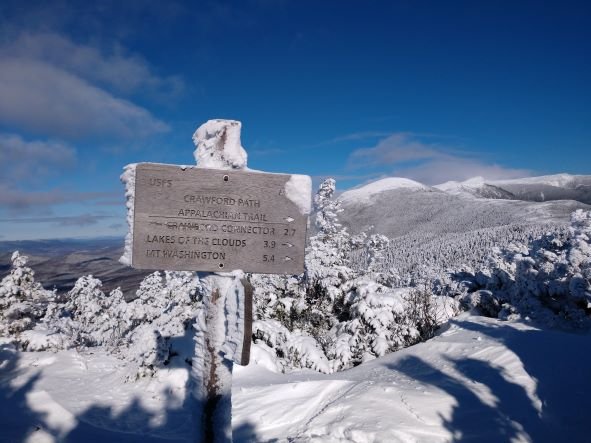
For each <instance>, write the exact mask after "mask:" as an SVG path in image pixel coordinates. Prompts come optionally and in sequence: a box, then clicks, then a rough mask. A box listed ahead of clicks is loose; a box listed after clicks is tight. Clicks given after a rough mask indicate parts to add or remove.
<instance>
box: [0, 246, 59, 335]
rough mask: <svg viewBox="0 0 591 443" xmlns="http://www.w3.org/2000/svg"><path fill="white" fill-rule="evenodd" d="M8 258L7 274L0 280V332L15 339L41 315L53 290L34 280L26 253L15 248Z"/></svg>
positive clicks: (52, 294)
mask: <svg viewBox="0 0 591 443" xmlns="http://www.w3.org/2000/svg"><path fill="white" fill-rule="evenodd" d="M11 261H12V267H11V270H10V274H8V275H7V276H6V277H4V278H3V279H2V282H0V334H1V335H4V336H8V337H13V338H17V337H18V336H19V334H20V333H21V332H23V331H25V330H29V329H32V328H33V327H34V326H35V324H36V323H38V322H39V321H40V320H41V319H42V318H43V317H44V315H45V311H46V309H47V305H48V303H50V302H51V301H52V300H53V299H54V298H55V292H54V291H48V290H46V289H44V288H43V286H42V285H41V284H40V283H38V282H36V281H35V273H34V272H33V270H32V269H31V268H29V267H28V266H27V261H28V258H27V257H26V256H24V255H20V253H19V252H18V251H15V252H14V253H13V254H12V257H11Z"/></svg>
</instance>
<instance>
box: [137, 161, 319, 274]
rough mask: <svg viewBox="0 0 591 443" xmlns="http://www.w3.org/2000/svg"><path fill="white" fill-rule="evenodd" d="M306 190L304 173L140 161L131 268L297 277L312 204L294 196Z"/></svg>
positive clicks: (306, 183) (300, 267)
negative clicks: (309, 204)
mask: <svg viewBox="0 0 591 443" xmlns="http://www.w3.org/2000/svg"><path fill="white" fill-rule="evenodd" d="M306 185H307V186H309V177H307V176H301V175H288V174H269V173H259V172H246V171H243V170H236V171H233V170H222V169H206V168H195V167H183V166H174V165H163V164H154V163H140V164H138V165H137V166H136V170H135V197H134V219H133V249H132V251H133V252H132V263H131V265H132V266H133V267H134V268H138V269H167V270H177V271H210V272H225V271H231V270H236V269H241V270H243V271H245V272H256V273H272V274H300V273H302V272H303V271H304V247H305V242H306V229H307V220H308V212H309V207H308V208H306V207H305V206H306V204H305V203H306V202H304V204H302V202H300V200H301V198H300V199H298V196H299V195H301V191H302V190H301V187H302V186H306ZM308 203H309V197H308ZM302 206H303V207H302Z"/></svg>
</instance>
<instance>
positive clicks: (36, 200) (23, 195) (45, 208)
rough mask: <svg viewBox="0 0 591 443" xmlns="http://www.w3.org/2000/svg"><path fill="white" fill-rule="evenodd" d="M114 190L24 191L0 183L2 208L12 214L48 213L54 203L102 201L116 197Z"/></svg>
mask: <svg viewBox="0 0 591 443" xmlns="http://www.w3.org/2000/svg"><path fill="white" fill-rule="evenodd" d="M114 197H115V193H112V192H72V191H64V190H60V189H53V190H50V191H23V190H21V189H16V188H13V187H11V186H9V185H7V184H2V183H0V208H4V209H7V210H8V211H9V212H10V213H12V214H22V213H36V214H48V213H51V212H52V207H53V206H54V205H59V204H65V203H81V202H84V203H90V202H96V201H97V200H98V201H99V203H100V200H102V199H107V200H108V201H111V200H112V199H114Z"/></svg>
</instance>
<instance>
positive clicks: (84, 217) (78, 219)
mask: <svg viewBox="0 0 591 443" xmlns="http://www.w3.org/2000/svg"><path fill="white" fill-rule="evenodd" d="M113 217H114V216H112V215H93V214H81V215H74V216H62V217H35V218H0V223H31V224H37V223H41V224H45V223H49V224H52V225H53V226H58V227H72V226H76V227H84V226H92V225H96V224H98V223H99V222H100V221H101V220H104V219H109V218H113Z"/></svg>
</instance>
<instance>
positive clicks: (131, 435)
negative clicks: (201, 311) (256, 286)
mask: <svg viewBox="0 0 591 443" xmlns="http://www.w3.org/2000/svg"><path fill="white" fill-rule="evenodd" d="M189 333H190V332H189ZM185 338H186V337H184V338H183V337H178V338H171V341H170V343H172V345H173V346H174V345H175V339H176V340H179V343H176V344H177V345H181V344H182V343H181V342H183V341H184V342H185V345H186V340H184V339H185ZM173 349H174V348H173ZM186 349H188V348H186ZM186 358H187V355H186V354H185V355H183V353H181V354H180V355H178V356H177V358H174V359H173V360H172V361H171V362H170V366H172V367H181V366H183V365H185V366H186V363H185V361H184V359H186ZM19 360H20V352H18V351H17V350H16V349H15V348H14V346H12V345H8V344H0V416H1V417H2V420H1V426H0V441H2V442H10V443H13V442H14V443H17V442H25V441H27V440H28V439H29V438H30V437H35V435H34V434H35V433H40V434H41V433H44V434H45V433H47V434H49V435H51V436H52V437H53V438H54V439H55V441H60V442H72V443H73V442H81V441H84V442H87V443H94V442H97V443H98V442H101V443H104V442H108V441H111V442H117V443H120V442H121V443H131V442H141V443H150V442H160V443H162V442H163V441H176V442H186V441H194V440H195V438H194V434H195V430H196V428H195V426H194V423H196V421H195V420H194V418H193V417H192V415H191V411H192V410H194V409H195V408H193V407H192V406H193V401H194V400H193V399H192V397H191V395H190V392H191V387H190V386H187V388H186V392H187V396H186V398H185V400H184V403H183V404H182V406H180V407H179V406H178V403H177V404H176V405H173V403H174V402H173V397H172V393H170V394H169V393H167V396H166V398H165V399H163V404H164V411H162V410H159V411H157V412H154V411H150V410H148V409H146V408H145V407H144V406H143V405H142V404H141V402H140V400H139V398H135V399H133V400H132V401H131V403H130V404H129V405H128V406H127V407H125V408H124V409H122V410H121V409H118V410H115V409H114V408H113V407H110V406H104V405H98V404H96V405H92V406H90V407H89V408H87V409H86V410H85V411H84V412H83V413H81V414H79V415H77V416H76V417H75V419H76V422H75V425H74V427H73V428H72V429H70V430H67V431H65V432H64V430H63V428H60V427H59V426H56V425H53V426H52V421H51V419H50V418H49V416H48V414H46V413H44V412H36V411H35V410H33V409H32V408H31V407H30V404H29V403H28V400H27V396H28V395H29V394H31V393H33V392H36V391H37V392H38V389H37V390H36V389H35V385H36V383H37V381H38V380H39V379H40V378H41V374H42V370H43V369H42V368H39V370H38V371H37V372H36V373H35V374H34V375H32V376H30V377H29V378H28V379H27V380H26V382H25V383H24V384H22V385H20V386H15V385H14V379H15V378H16V377H18V376H19V375H22V374H23V372H24V371H23V370H22V369H19ZM189 383H190V382H189ZM30 401H31V399H29V402H30ZM154 423H158V424H154ZM233 436H234V441H235V442H236V443H240V442H253V441H257V440H258V439H257V436H256V433H255V428H254V426H252V425H251V424H250V423H245V424H242V425H240V426H238V427H236V428H235V429H233ZM43 441H45V440H43Z"/></svg>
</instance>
